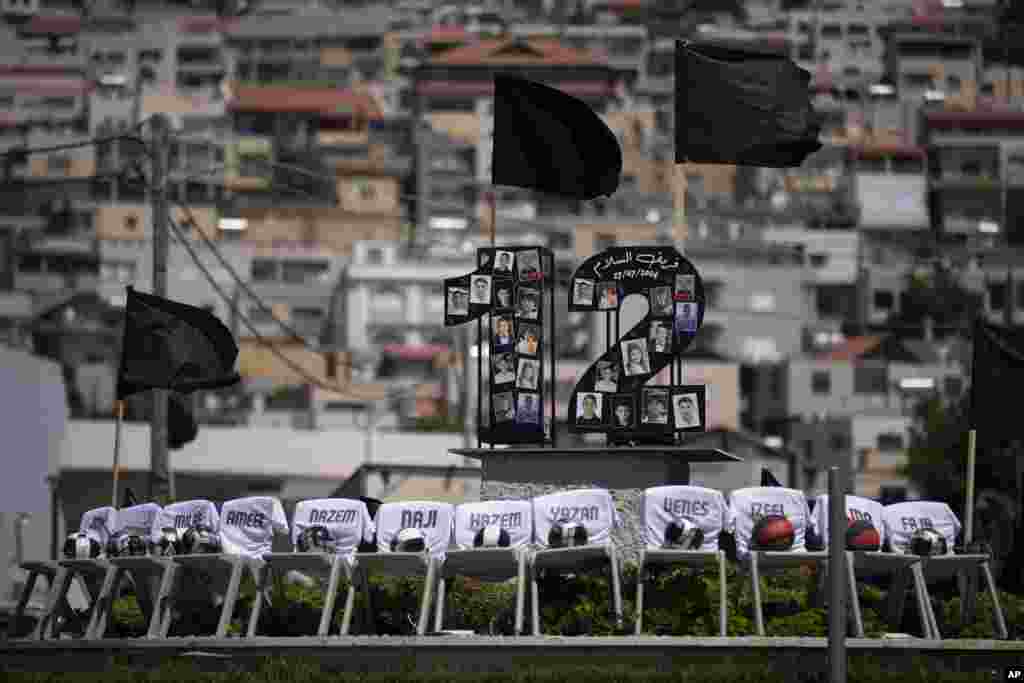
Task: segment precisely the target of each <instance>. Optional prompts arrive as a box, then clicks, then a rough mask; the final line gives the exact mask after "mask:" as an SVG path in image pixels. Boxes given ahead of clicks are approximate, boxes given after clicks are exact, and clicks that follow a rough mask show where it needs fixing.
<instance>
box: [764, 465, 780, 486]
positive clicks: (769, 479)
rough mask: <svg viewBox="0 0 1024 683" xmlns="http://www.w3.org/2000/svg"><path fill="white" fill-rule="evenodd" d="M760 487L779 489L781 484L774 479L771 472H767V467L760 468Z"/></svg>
mask: <svg viewBox="0 0 1024 683" xmlns="http://www.w3.org/2000/svg"><path fill="white" fill-rule="evenodd" d="M761 486H779V487H781V486H782V484H780V483H779V480H778V479H776V478H775V475H774V474H772V472H771V470H769V469H768V468H767V467H762V468H761Z"/></svg>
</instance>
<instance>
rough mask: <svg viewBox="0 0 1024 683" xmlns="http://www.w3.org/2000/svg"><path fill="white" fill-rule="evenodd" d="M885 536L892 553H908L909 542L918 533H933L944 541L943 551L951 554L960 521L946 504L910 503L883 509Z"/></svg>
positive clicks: (923, 501) (933, 502)
mask: <svg viewBox="0 0 1024 683" xmlns="http://www.w3.org/2000/svg"><path fill="white" fill-rule="evenodd" d="M884 515H885V535H886V537H887V538H888V539H889V545H890V546H891V548H892V551H893V552H894V553H900V554H901V555H906V554H909V553H910V539H911V537H912V536H913V535H914V532H915V531H917V530H918V529H935V530H936V531H938V532H939V533H940V534H942V535H943V536H944V537H945V538H946V550H947V552H948V553H949V554H952V553H953V545H954V544H955V543H956V537H957V534H959V533H960V529H961V526H960V520H959V519H958V518H957V516H956V513H955V512H953V510H952V508H950V507H949V505H947V504H946V503H940V502H938V501H927V500H919V501H910V502H906V503H894V504H892V505H887V506H885V509H884Z"/></svg>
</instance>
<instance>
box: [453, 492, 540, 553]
mask: <svg viewBox="0 0 1024 683" xmlns="http://www.w3.org/2000/svg"><path fill="white" fill-rule="evenodd" d="M488 526H497V527H501V528H502V529H504V530H505V531H507V532H508V536H509V547H510V548H519V547H523V546H527V545H529V544H530V543H532V542H533V506H532V505H531V504H530V501H528V500H489V501H481V502H477V503H463V504H462V505H459V506H457V507H456V508H455V545H456V546H457V547H459V548H460V549H462V550H468V549H471V548H473V547H474V546H473V541H474V540H475V538H476V532H477V531H479V530H480V529H483V528H484V527H488Z"/></svg>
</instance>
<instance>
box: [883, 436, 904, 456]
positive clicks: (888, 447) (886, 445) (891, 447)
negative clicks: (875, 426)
mask: <svg viewBox="0 0 1024 683" xmlns="http://www.w3.org/2000/svg"><path fill="white" fill-rule="evenodd" d="M877 444H878V450H880V451H882V452H890V451H901V450H903V435H902V434H899V433H896V432H887V433H885V434H879V435H878V439H877Z"/></svg>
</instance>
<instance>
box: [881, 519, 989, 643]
mask: <svg viewBox="0 0 1024 683" xmlns="http://www.w3.org/2000/svg"><path fill="white" fill-rule="evenodd" d="M884 522H885V527H886V536H887V537H888V538H889V545H890V548H891V550H892V552H893V553H897V554H902V555H910V554H911V552H910V539H911V537H912V535H913V534H914V532H915V531H917V530H918V529H921V528H932V529H934V530H935V531H938V532H939V533H941V534H942V536H943V537H944V538H945V539H946V547H947V553H946V554H945V555H932V556H928V557H920V556H917V555H913V557H919V559H920V564H919V565H917V566H919V568H920V570H919V572H918V573H916V574H915V582H917V584H918V595H919V596H923V600H924V602H925V604H924V605H923V607H924V612H925V613H926V615H927V618H928V621H929V624H930V626H931V633H930V637H931V638H934V639H935V640H941V639H942V633H941V632H940V631H939V624H938V621H937V620H936V618H935V611H934V609H933V608H932V602H931V599H930V597H929V595H928V584H930V583H935V582H938V581H944V580H947V579H951V578H953V577H955V576H957V575H958V574H960V573H962V572H970V573H972V574H974V576H975V577H976V576H977V572H978V570H979V569H980V570H981V573H982V575H983V576H984V577H985V583H986V586H987V590H988V593H989V596H990V597H991V598H992V607H993V609H992V618H993V621H994V622H995V629H996V632H997V633H998V634H999V637H1000V638H1003V639H1006V638H1008V637H1009V631H1008V629H1007V628H1006V617H1005V616H1004V614H1003V608H1002V605H1001V604H1000V603H999V592H998V591H997V590H996V583H995V580H994V579H993V577H992V570H991V569H990V567H989V562H990V560H991V557H990V556H989V555H987V554H982V553H971V554H964V555H957V554H956V553H955V552H954V550H953V548H954V546H955V544H956V538H957V535H958V534H959V533H960V530H961V524H960V519H959V518H958V517H957V516H956V513H955V512H953V510H952V509H951V508H950V507H949V505H947V504H946V503H942V502H939V501H910V502H905V503H895V504H893V505H887V506H886V507H885V510H884ZM969 585H971V586H977V583H976V582H970V584H969ZM897 588H898V587H897V586H895V585H894V586H893V588H892V589H891V590H890V593H892V592H893V591H895V590H896V589H897ZM900 594H902V590H901V591H900V593H899V594H898V595H897V598H898V597H899V595H900ZM972 597H973V596H972ZM921 599H922V597H919V600H921ZM964 602H965V601H964V600H962V601H961V606H962V605H963V604H964ZM903 603H904V601H903V600H898V603H897V604H892V605H891V609H890V619H892V620H898V619H899V617H900V616H901V614H900V613H901V612H902V609H903ZM966 617H967V615H966V613H965V612H964V611H963V609H962V608H961V614H960V618H961V621H964V620H966ZM926 633H927V631H926Z"/></svg>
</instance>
